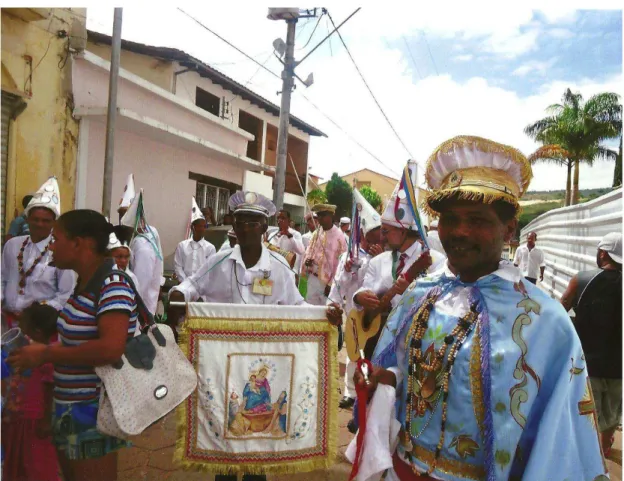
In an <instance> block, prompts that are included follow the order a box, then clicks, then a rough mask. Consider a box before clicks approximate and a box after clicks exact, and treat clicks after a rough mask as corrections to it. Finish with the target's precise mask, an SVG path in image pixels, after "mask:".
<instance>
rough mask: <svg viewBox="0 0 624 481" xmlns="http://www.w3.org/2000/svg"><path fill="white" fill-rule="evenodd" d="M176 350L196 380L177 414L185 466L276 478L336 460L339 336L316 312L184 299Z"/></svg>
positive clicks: (179, 452)
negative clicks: (186, 360)
mask: <svg viewBox="0 0 624 481" xmlns="http://www.w3.org/2000/svg"><path fill="white" fill-rule="evenodd" d="M180 347H181V348H182V350H183V351H184V352H185V353H186V354H187V355H188V357H189V360H190V361H191V363H192V364H193V366H195V369H196V370H197V376H198V388H197V390H196V391H195V392H194V393H193V394H192V395H191V396H189V398H188V399H187V400H186V401H184V402H183V403H182V404H181V405H180V407H179V408H178V409H179V410H178V441H177V448H176V460H177V461H178V462H179V463H180V465H181V466H182V467H183V468H185V469H196V470H202V471H208V472H213V473H231V474H236V473H245V474H262V473H267V474H272V473H276V474H280V473H296V472H306V471H313V470H317V469H327V468H329V467H330V466H332V465H333V464H334V462H335V459H336V455H337V434H338V427H337V411H338V389H337V382H338V353H337V350H338V333H337V329H336V328H335V327H333V326H331V325H330V324H329V323H328V322H327V319H326V317H325V308H324V307H312V308H305V309H302V308H299V307H294V306H259V305H251V306H250V305H232V304H203V303H191V304H189V305H188V310H187V318H186V320H185V322H184V325H183V327H182V332H181V336H180Z"/></svg>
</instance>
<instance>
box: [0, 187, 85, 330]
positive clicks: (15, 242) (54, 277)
mask: <svg viewBox="0 0 624 481" xmlns="http://www.w3.org/2000/svg"><path fill="white" fill-rule="evenodd" d="M24 214H25V215H26V219H27V222H28V226H29V229H30V234H29V235H25V236H18V237H13V238H12V239H10V240H9V241H7V243H6V245H5V246H4V251H3V252H2V314H3V316H2V317H3V327H8V328H11V327H14V326H16V325H17V316H19V313H20V312H21V311H23V310H24V309H25V308H26V307H28V306H30V305H31V304H32V303H34V302H39V303H45V304H48V305H50V306H52V307H54V308H55V309H56V310H58V311H60V310H61V309H63V307H64V306H65V303H66V302H67V299H69V296H70V295H71V293H72V291H73V289H74V285H75V282H76V276H75V274H74V272H73V271H71V270H62V269H57V268H56V267H54V264H53V257H52V253H51V252H50V243H51V241H52V236H51V232H52V226H53V225H54V221H55V220H56V219H57V218H58V217H59V216H60V215H61V200H60V193H59V188H58V183H57V181H56V177H50V178H49V179H48V180H47V181H46V182H45V183H44V184H43V185H42V186H41V188H40V189H39V190H38V191H37V193H36V194H35V195H34V196H33V198H32V199H31V201H30V202H29V203H28V205H27V206H26V209H25V211H24Z"/></svg>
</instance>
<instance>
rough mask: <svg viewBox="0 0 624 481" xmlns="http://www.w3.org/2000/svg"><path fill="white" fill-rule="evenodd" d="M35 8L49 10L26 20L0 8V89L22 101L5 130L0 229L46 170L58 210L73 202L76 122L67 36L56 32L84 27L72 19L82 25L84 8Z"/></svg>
mask: <svg viewBox="0 0 624 481" xmlns="http://www.w3.org/2000/svg"><path fill="white" fill-rule="evenodd" d="M20 10H28V9H20ZM39 10H44V11H45V10H50V11H51V12H50V13H51V14H50V15H49V16H48V18H45V19H42V20H37V21H32V22H26V21H24V20H22V19H20V18H17V17H15V16H14V15H13V14H11V13H9V12H7V11H6V10H5V9H2V89H3V90H7V91H8V92H11V93H18V94H20V93H21V94H22V97H23V98H24V100H25V102H26V103H27V107H26V109H25V110H24V111H23V112H22V113H21V115H19V116H18V117H17V119H16V120H15V121H14V122H11V127H10V131H9V158H8V163H9V166H8V173H7V204H6V205H7V209H6V219H5V223H6V225H5V226H4V231H5V232H6V229H7V228H8V225H9V223H10V222H11V220H12V219H13V214H14V210H15V208H16V207H17V208H18V209H19V211H21V210H22V207H21V199H22V197H23V196H24V195H26V194H29V193H33V192H35V191H36V190H37V189H38V188H39V187H40V186H41V184H43V182H44V181H45V180H46V179H47V178H48V177H49V176H51V175H56V177H57V178H58V182H59V187H60V191H61V208H62V209H63V211H67V210H70V209H72V208H73V205H74V196H75V174H76V153H77V139H78V122H77V121H75V120H74V119H73V118H72V110H73V104H72V101H71V95H70V93H71V84H70V75H71V58H69V59H67V61H66V62H65V65H63V60H64V58H65V57H66V55H67V46H68V44H67V42H68V39H67V38H59V37H58V36H57V32H58V31H59V30H65V31H67V32H68V33H71V32H73V33H74V34H75V33H76V32H77V31H78V32H79V31H83V32H84V29H80V28H78V29H77V28H76V25H73V24H74V22H77V23H80V24H82V25H84V22H85V18H84V17H85V16H86V9H84V8H82V9H72V10H71V11H70V10H69V9H60V8H59V9H39ZM72 25H73V26H74V29H73V30H72ZM30 77H32V81H31V80H30Z"/></svg>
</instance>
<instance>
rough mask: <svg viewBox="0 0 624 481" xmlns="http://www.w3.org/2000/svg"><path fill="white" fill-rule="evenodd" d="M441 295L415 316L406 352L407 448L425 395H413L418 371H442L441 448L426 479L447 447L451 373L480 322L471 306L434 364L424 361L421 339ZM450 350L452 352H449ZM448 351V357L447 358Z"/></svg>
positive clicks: (427, 301) (430, 299) (432, 296)
mask: <svg viewBox="0 0 624 481" xmlns="http://www.w3.org/2000/svg"><path fill="white" fill-rule="evenodd" d="M439 296H440V294H439V293H438V294H430V295H428V296H427V297H426V298H425V300H424V301H423V303H422V305H421V306H420V307H419V308H418V310H417V311H416V314H414V317H413V321H412V325H411V326H410V330H409V334H408V336H407V338H406V341H405V342H406V348H408V347H409V365H408V378H407V393H408V394H407V412H406V419H405V433H404V436H405V437H404V439H405V442H406V444H407V445H408V446H411V427H412V413H413V410H414V407H415V403H417V402H418V401H419V400H421V399H422V395H421V394H420V392H418V393H416V392H415V391H414V384H415V383H417V382H418V379H417V378H416V372H417V369H416V368H417V367H420V369H422V370H424V371H427V372H428V376H435V375H436V372H438V371H439V370H440V369H443V380H442V392H441V397H442V424H441V427H440V439H439V441H438V445H437V446H436V450H435V457H434V459H433V462H432V463H431V466H430V467H429V469H428V470H427V473H426V474H427V475H430V474H431V473H433V471H434V470H435V468H436V464H437V461H438V458H439V457H440V453H441V451H442V447H443V445H444V435H445V430H446V416H447V410H448V394H449V380H450V378H451V373H452V371H453V364H454V363H455V359H456V358H457V353H458V352H459V350H460V349H461V347H462V345H463V344H464V342H465V340H466V338H467V337H468V335H469V334H470V333H471V332H472V330H473V328H474V326H475V324H476V323H477V319H478V317H479V312H478V311H477V303H472V304H471V305H470V310H469V311H468V313H467V314H465V315H464V316H463V317H461V318H460V319H459V320H458V321H457V325H456V326H455V328H454V329H453V330H452V331H451V333H450V334H449V335H448V336H446V337H445V338H444V343H443V344H442V346H441V347H440V348H439V349H438V351H437V352H435V353H434V355H433V361H432V363H431V364H429V363H427V362H426V361H425V357H424V356H423V353H422V339H423V337H424V335H425V333H426V332H427V327H428V322H429V315H430V314H431V311H433V308H434V305H435V303H436V301H437V300H438V298H439ZM449 348H450V350H449ZM447 351H448V355H446V353H447ZM445 355H446V364H444V359H445ZM439 401H440V395H438V398H437V399H436V402H435V405H434V408H433V410H432V413H431V415H430V416H429V419H428V420H427V422H426V423H425V426H424V427H423V429H422V430H421V431H420V433H418V435H417V436H416V438H418V437H419V436H420V435H421V434H422V433H423V432H424V430H425V429H426V427H427V426H428V425H429V422H430V421H431V418H432V417H433V414H434V413H435V410H436V408H437V406H438V403H439ZM412 469H413V470H414V473H416V474H419V473H418V472H417V471H416V468H415V467H414V466H412Z"/></svg>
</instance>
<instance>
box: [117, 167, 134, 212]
mask: <svg viewBox="0 0 624 481" xmlns="http://www.w3.org/2000/svg"><path fill="white" fill-rule="evenodd" d="M135 197H136V191H135V190H134V174H130V175H128V179H127V180H126V186H125V187H124V192H123V197H122V198H121V200H120V201H119V207H118V208H119V209H121V208H124V207H125V208H128V207H130V204H132V201H133V200H134V198H135Z"/></svg>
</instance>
